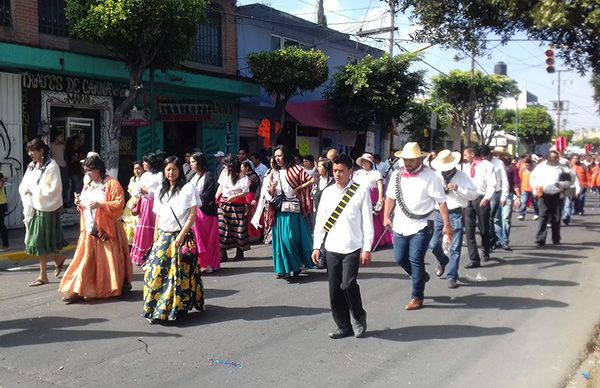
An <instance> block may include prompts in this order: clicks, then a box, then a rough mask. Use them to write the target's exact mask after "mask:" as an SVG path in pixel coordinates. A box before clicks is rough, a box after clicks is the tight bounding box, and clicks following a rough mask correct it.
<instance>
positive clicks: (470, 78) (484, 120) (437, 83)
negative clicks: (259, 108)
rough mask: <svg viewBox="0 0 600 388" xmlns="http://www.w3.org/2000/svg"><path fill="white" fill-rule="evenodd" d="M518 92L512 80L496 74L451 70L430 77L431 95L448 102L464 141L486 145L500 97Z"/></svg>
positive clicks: (492, 134) (491, 132)
mask: <svg viewBox="0 0 600 388" xmlns="http://www.w3.org/2000/svg"><path fill="white" fill-rule="evenodd" d="M517 93H518V89H517V85H516V83H515V81H513V80H512V79H510V78H508V77H505V76H502V75H497V74H489V75H488V74H483V73H481V72H479V71H475V72H468V71H461V70H452V71H450V72H449V73H448V74H443V75H438V76H435V77H433V78H432V88H431V95H432V97H433V98H434V99H435V100H438V101H440V102H442V103H446V104H448V105H450V107H451V110H450V114H451V115H452V118H453V120H454V124H455V125H457V126H459V127H460V128H462V131H463V142H464V144H467V143H470V142H471V141H473V137H475V138H476V140H477V141H478V142H479V143H481V144H489V143H490V142H491V140H492V138H493V137H494V132H495V130H496V128H495V126H494V125H490V124H492V123H493V118H494V112H495V111H496V109H498V106H499V105H500V101H502V99H503V98H505V97H509V96H514V95H515V94H517Z"/></svg>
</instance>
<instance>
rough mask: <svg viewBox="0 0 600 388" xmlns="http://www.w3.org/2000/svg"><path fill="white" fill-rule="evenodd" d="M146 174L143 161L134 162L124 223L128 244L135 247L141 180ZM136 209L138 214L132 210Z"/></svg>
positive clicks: (128, 186) (128, 187) (124, 212)
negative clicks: (134, 237) (134, 238)
mask: <svg viewBox="0 0 600 388" xmlns="http://www.w3.org/2000/svg"><path fill="white" fill-rule="evenodd" d="M143 173H144V165H143V162H142V161H141V160H136V161H135V162H133V176H132V177H131V178H129V184H128V185H127V192H128V193H129V200H128V201H127V204H126V205H125V210H123V223H124V226H125V234H126V235H127V243H128V244H129V245H133V236H134V235H135V228H136V226H137V223H138V219H139V213H138V211H139V205H140V204H139V203H138V201H139V200H140V195H139V193H140V187H139V186H140V178H141V177H142V174H143ZM134 207H135V208H136V214H133V213H132V208H134Z"/></svg>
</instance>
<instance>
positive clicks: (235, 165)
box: [223, 155, 240, 184]
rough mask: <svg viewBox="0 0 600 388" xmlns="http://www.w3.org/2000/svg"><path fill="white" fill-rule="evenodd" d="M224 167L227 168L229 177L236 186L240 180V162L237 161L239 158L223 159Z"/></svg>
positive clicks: (229, 157) (228, 157)
mask: <svg viewBox="0 0 600 388" xmlns="http://www.w3.org/2000/svg"><path fill="white" fill-rule="evenodd" d="M223 166H224V167H225V168H227V175H228V176H229V179H231V182H233V184H236V183H237V181H238V179H240V162H239V161H238V160H237V156H232V155H227V156H226V157H225V159H223Z"/></svg>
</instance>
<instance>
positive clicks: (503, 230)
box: [495, 194, 514, 247]
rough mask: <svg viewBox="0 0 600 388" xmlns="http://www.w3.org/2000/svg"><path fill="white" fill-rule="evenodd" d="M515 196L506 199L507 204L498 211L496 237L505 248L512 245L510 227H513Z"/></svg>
mask: <svg viewBox="0 0 600 388" xmlns="http://www.w3.org/2000/svg"><path fill="white" fill-rule="evenodd" d="M513 200H514V198H513V194H509V195H508V197H506V203H505V204H504V206H502V208H500V209H499V210H498V213H497V216H496V223H495V232H496V237H498V242H499V243H500V245H502V246H503V247H506V246H508V245H509V243H510V227H511V226H512V212H513Z"/></svg>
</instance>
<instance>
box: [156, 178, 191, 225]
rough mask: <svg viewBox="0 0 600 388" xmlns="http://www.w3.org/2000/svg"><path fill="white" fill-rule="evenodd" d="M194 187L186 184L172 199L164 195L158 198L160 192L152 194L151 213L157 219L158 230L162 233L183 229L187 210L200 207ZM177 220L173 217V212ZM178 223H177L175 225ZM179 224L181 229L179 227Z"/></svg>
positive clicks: (166, 194)
mask: <svg viewBox="0 0 600 388" xmlns="http://www.w3.org/2000/svg"><path fill="white" fill-rule="evenodd" d="M196 191H198V190H196V186H194V185H193V184H191V183H186V184H185V185H184V186H183V187H182V188H181V190H179V191H178V192H177V193H176V194H175V195H173V197H170V196H169V193H165V195H163V197H162V199H160V198H159V196H160V190H156V192H155V193H154V208H153V209H152V211H153V212H154V213H155V214H156V215H157V216H158V217H159V218H158V229H160V230H162V231H163V232H178V231H180V230H181V228H183V226H184V225H185V223H186V222H187V220H188V217H189V215H190V212H189V209H190V208H191V207H192V206H200V205H201V204H200V203H198V197H197V195H196ZM171 208H172V209H173V212H174V213H175V215H176V216H177V219H175V217H173V212H171ZM177 221H179V223H177ZM179 224H181V227H180V226H179Z"/></svg>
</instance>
